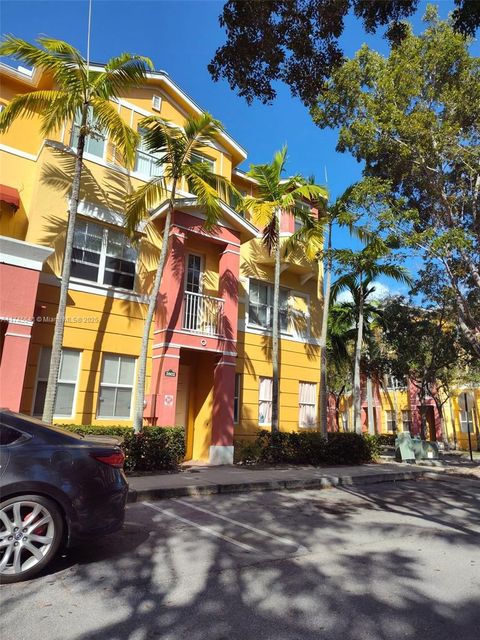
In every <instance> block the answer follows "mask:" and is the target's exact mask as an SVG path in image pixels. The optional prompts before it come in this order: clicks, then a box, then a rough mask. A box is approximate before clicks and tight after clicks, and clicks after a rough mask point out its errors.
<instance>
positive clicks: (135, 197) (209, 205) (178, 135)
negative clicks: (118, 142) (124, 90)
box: [126, 113, 238, 433]
mask: <svg viewBox="0 0 480 640" xmlns="http://www.w3.org/2000/svg"><path fill="white" fill-rule="evenodd" d="M140 126H141V127H142V128H143V129H145V134H144V143H145V148H146V149H147V151H149V152H150V153H152V154H154V155H155V156H156V157H157V158H158V160H157V164H158V166H159V167H162V168H163V171H162V172H159V173H161V175H158V176H154V177H153V178H152V179H151V180H150V181H149V182H147V183H145V184H144V185H142V186H141V187H139V188H138V189H137V191H135V192H134V193H133V194H132V195H131V196H130V197H129V199H128V201H127V210H126V220H127V228H128V230H129V231H130V233H132V234H133V233H134V231H135V229H136V228H137V225H138V224H139V223H140V222H141V221H142V220H143V219H145V218H146V219H149V216H150V213H151V211H152V210H153V209H154V208H155V207H158V206H159V205H160V204H161V203H162V202H164V201H166V202H167V203H168V208H167V212H166V217H165V225H164V228H163V242H162V248H161V251H160V256H159V259H158V264H157V269H156V273H155V279H154V282H153V286H152V290H151V291H150V295H149V303H148V309H147V315H146V317H145V324H144V329H143V336H142V345H141V349H140V357H139V361H138V368H137V383H136V388H135V392H136V396H135V409H134V417H133V427H134V430H135V431H136V432H137V433H138V432H140V431H141V430H142V426H143V412H144V402H145V376H146V371H147V359H148V340H149V337H150V331H151V327H152V322H153V318H154V315H155V309H156V306H157V299H158V293H159V291H160V285H161V283H162V277H163V272H164V269H165V261H166V258H167V253H168V250H169V246H170V242H169V236H170V227H171V223H172V217H173V214H174V211H175V204H176V198H177V190H178V189H179V187H180V185H181V183H182V181H184V180H185V182H186V183H187V184H188V186H189V187H188V188H189V191H191V192H192V193H193V194H194V195H195V196H196V198H197V201H198V204H199V205H200V206H201V207H202V208H203V209H204V210H205V213H206V217H207V219H206V221H205V226H206V227H207V228H209V227H212V226H213V225H214V224H215V223H216V222H217V221H218V219H219V217H220V214H221V203H220V201H221V200H228V197H229V194H230V193H231V192H234V191H235V190H234V188H233V186H232V185H231V184H230V182H229V181H228V180H227V179H226V178H224V177H222V176H220V175H217V174H215V173H214V172H213V171H212V169H211V168H210V165H209V164H208V163H206V162H198V161H197V160H196V154H198V153H199V152H201V151H202V150H203V149H204V147H205V146H207V145H209V144H211V143H212V142H214V140H215V139H216V138H217V137H218V134H219V133H220V132H221V131H223V126H222V124H221V123H220V122H219V121H218V120H215V119H214V118H213V117H212V116H211V115H210V114H208V113H204V114H202V115H200V116H196V117H190V118H187V120H186V122H185V124H184V126H183V128H180V127H178V126H176V125H175V124H173V123H171V122H168V121H167V120H164V119H163V118H160V117H158V116H149V117H147V118H144V119H143V120H142V121H141V122H140ZM236 195H238V194H236Z"/></svg>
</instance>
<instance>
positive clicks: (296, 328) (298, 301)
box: [288, 292, 310, 338]
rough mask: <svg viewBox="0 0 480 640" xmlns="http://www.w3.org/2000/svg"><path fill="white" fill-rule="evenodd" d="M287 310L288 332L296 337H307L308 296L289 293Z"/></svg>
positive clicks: (308, 323)
mask: <svg viewBox="0 0 480 640" xmlns="http://www.w3.org/2000/svg"><path fill="white" fill-rule="evenodd" d="M289 300H290V307H289V310H288V332H289V333H291V334H292V335H294V336H296V337H297V338H308V336H309V333H310V314H309V311H308V304H309V298H308V296H305V295H301V294H299V293H292V292H291V293H290V296H289Z"/></svg>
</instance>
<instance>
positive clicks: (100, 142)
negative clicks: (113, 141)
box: [70, 107, 107, 158]
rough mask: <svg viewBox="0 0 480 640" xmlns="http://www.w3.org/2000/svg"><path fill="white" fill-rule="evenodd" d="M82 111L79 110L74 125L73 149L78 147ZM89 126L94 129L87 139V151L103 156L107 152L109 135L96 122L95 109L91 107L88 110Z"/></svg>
mask: <svg viewBox="0 0 480 640" xmlns="http://www.w3.org/2000/svg"><path fill="white" fill-rule="evenodd" d="M80 123H81V113H80V111H78V112H77V114H76V116H75V119H74V122H73V126H72V136H71V138H70V146H71V147H72V149H75V150H76V149H77V144H78V136H79V133H80ZM88 126H89V128H90V129H92V133H91V135H88V136H87V137H86V139H85V153H88V154H90V155H92V156H97V157H98V158H103V157H104V154H105V144H106V142H107V136H106V134H105V132H104V131H102V130H101V129H100V127H98V126H97V124H96V118H95V117H94V115H93V110H92V108H91V107H90V108H89V111H88Z"/></svg>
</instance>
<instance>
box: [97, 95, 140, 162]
mask: <svg viewBox="0 0 480 640" xmlns="http://www.w3.org/2000/svg"><path fill="white" fill-rule="evenodd" d="M90 102H91V105H92V108H93V114H94V116H95V117H96V118H97V123H98V125H99V126H100V127H101V128H102V129H104V130H105V131H107V132H108V136H109V138H110V139H111V140H112V142H113V143H114V144H115V145H116V146H117V147H118V148H119V149H120V151H121V153H122V155H123V157H124V159H125V163H126V164H127V166H132V165H133V161H134V159H135V153H136V150H137V147H138V143H139V140H140V136H139V134H138V133H137V132H136V131H134V130H133V129H132V128H131V127H129V126H128V124H127V123H126V122H125V121H124V120H123V119H122V118H121V116H120V114H119V113H118V111H117V110H116V109H115V107H114V106H113V104H112V103H111V102H109V101H108V100H105V99H103V98H100V97H92V99H91V101H90Z"/></svg>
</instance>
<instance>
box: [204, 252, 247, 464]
mask: <svg viewBox="0 0 480 640" xmlns="http://www.w3.org/2000/svg"><path fill="white" fill-rule="evenodd" d="M239 272H240V249H239V247H237V246H235V245H230V244H229V245H227V246H226V248H225V249H224V251H223V252H222V253H221V255H220V260H219V295H220V297H221V298H222V299H223V300H224V306H223V323H222V329H223V334H224V337H225V343H224V344H225V347H224V352H223V355H222V356H220V360H219V362H218V363H217V365H216V367H215V371H214V374H213V415H212V442H211V446H210V464H212V465H218V464H232V463H233V430H234V425H233V400H234V395H235V363H236V342H237V326H238V278H239Z"/></svg>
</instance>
